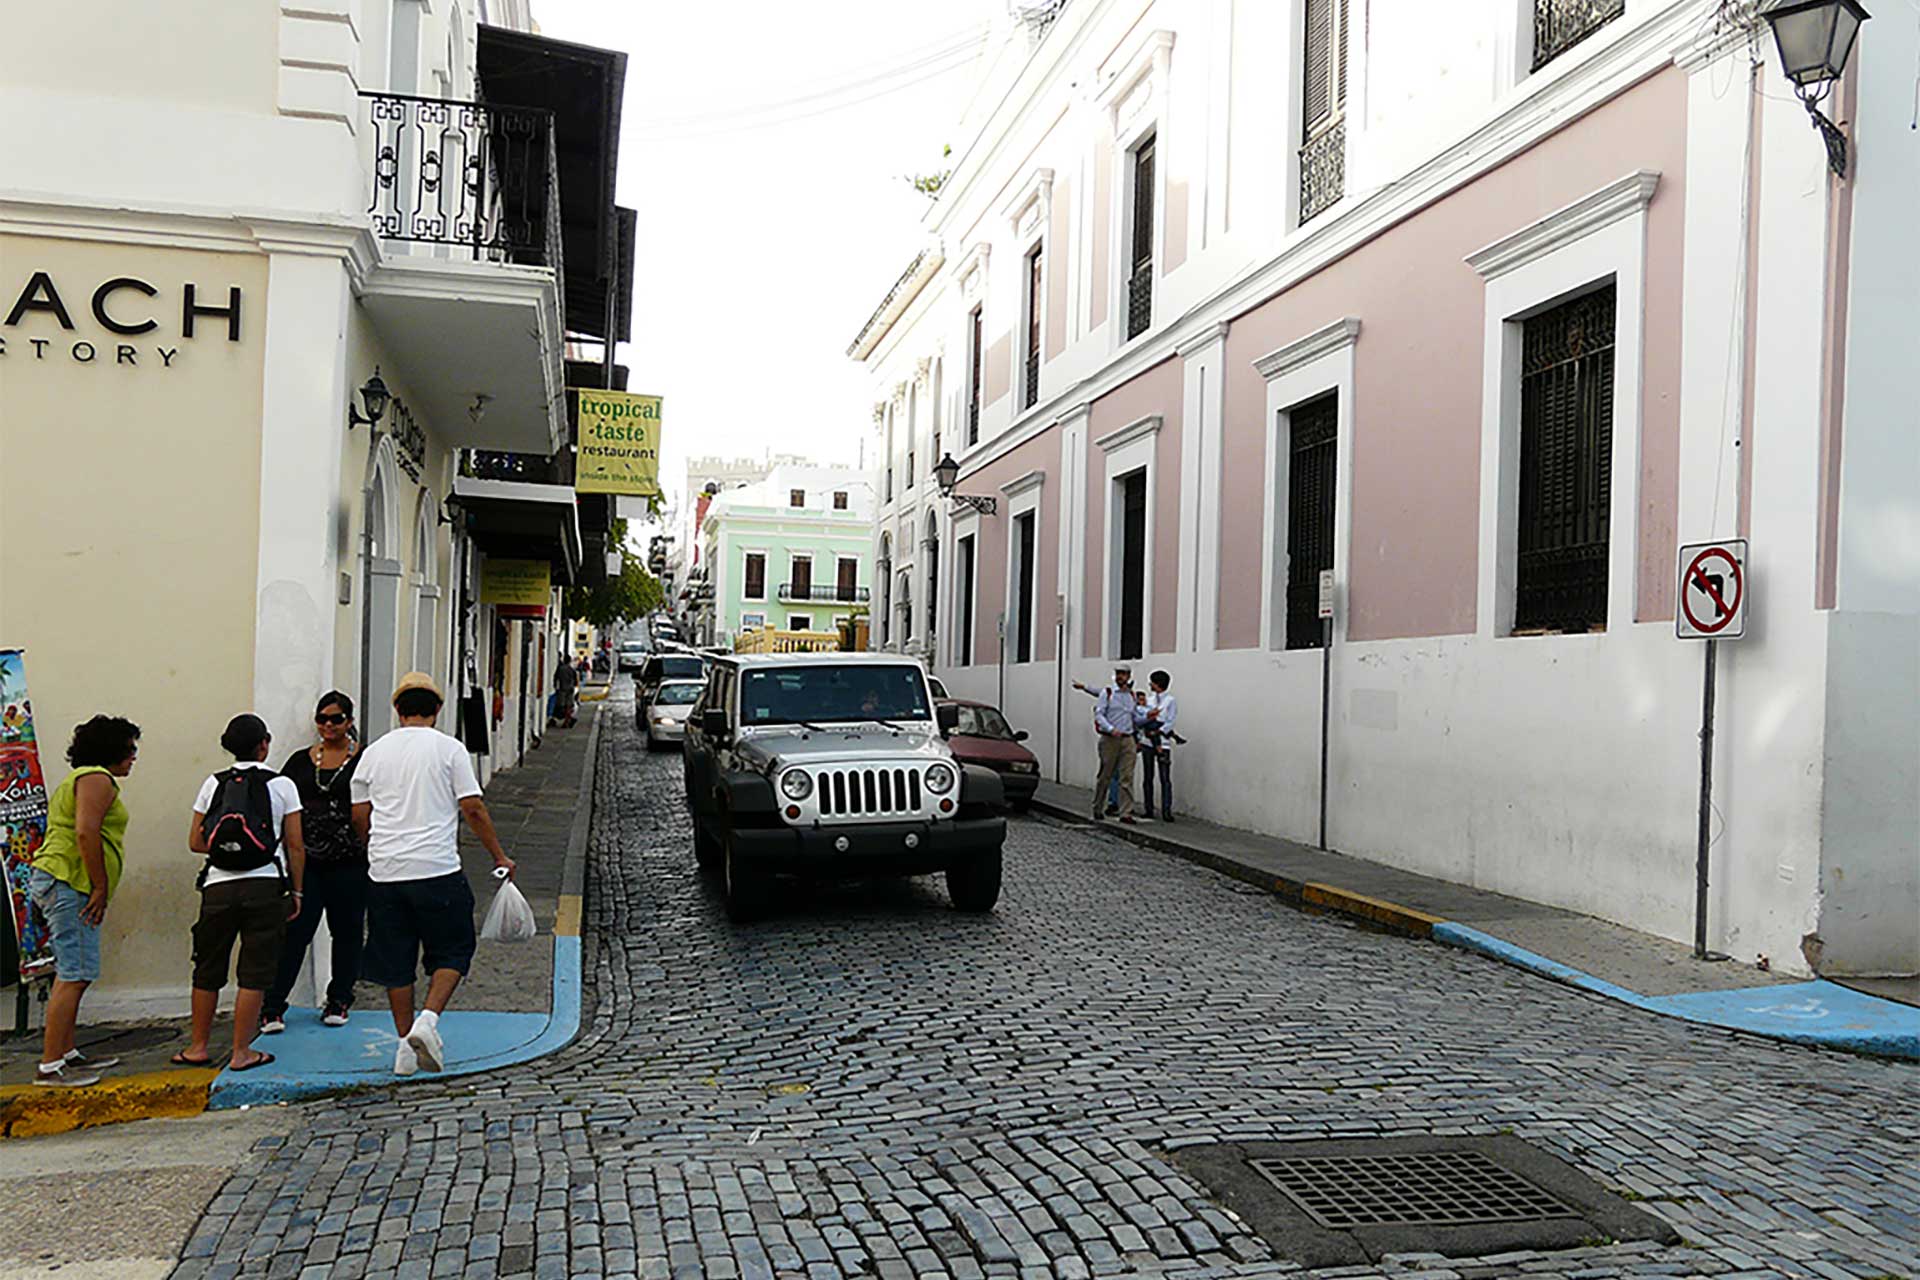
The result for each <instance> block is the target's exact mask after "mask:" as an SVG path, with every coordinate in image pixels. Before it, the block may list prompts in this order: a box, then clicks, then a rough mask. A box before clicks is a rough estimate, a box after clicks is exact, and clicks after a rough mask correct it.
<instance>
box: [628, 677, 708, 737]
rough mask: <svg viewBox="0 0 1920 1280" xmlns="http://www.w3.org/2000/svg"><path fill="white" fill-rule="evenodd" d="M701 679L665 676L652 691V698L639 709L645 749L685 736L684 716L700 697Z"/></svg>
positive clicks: (685, 722) (702, 683)
mask: <svg viewBox="0 0 1920 1280" xmlns="http://www.w3.org/2000/svg"><path fill="white" fill-rule="evenodd" d="M706 687H707V682H706V681H704V680H666V681H662V682H661V684H660V687H659V688H657V689H655V690H654V691H653V699H652V700H651V701H650V702H648V703H647V705H646V706H645V707H643V708H642V709H641V711H640V729H641V732H643V733H645V734H646V735H647V750H649V751H658V750H660V749H661V748H662V747H666V746H671V745H673V744H676V743H682V742H685V741H686V740H687V716H688V715H689V714H690V713H691V712H692V711H693V704H694V703H695V702H697V701H699V699H700V692H701V690H703V689H705V688H706Z"/></svg>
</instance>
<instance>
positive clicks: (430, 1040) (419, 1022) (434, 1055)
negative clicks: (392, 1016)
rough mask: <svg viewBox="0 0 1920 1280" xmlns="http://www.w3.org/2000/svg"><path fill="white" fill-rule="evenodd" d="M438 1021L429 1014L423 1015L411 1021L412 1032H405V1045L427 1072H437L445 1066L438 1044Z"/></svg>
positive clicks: (442, 1048)
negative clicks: (410, 1048)
mask: <svg viewBox="0 0 1920 1280" xmlns="http://www.w3.org/2000/svg"><path fill="white" fill-rule="evenodd" d="M439 1021H440V1019H439V1018H438V1017H437V1016H436V1015H434V1014H433V1013H431V1012H428V1013H423V1014H421V1015H420V1016H419V1017H417V1018H415V1019H414V1020H413V1030H411V1031H409V1032H407V1043H408V1044H410V1045H412V1046H413V1051H414V1052H415V1053H416V1054H418V1055H419V1056H420V1065H421V1066H423V1067H425V1068H426V1069H427V1070H429V1071H438V1070H440V1069H441V1068H442V1067H443V1066H445V1065H446V1059H445V1055H444V1052H443V1050H444V1049H445V1046H444V1045H442V1044H441V1043H440V1029H439V1026H438V1023H439Z"/></svg>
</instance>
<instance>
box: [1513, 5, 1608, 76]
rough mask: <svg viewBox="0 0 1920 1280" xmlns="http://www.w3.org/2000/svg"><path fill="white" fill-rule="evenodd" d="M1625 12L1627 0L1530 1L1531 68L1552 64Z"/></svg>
mask: <svg viewBox="0 0 1920 1280" xmlns="http://www.w3.org/2000/svg"><path fill="white" fill-rule="evenodd" d="M1626 11H1627V0H1533V69H1534V70H1535V71H1538V70H1539V69H1540V68H1542V67H1544V66H1546V65H1547V64H1548V63H1549V62H1552V61H1553V60H1554V59H1555V58H1557V57H1559V56H1560V55H1561V54H1563V53H1565V52H1566V51H1567V50H1569V49H1571V48H1573V46H1575V45H1577V44H1579V43H1580V42H1581V41H1582V40H1585V39H1586V38H1587V37H1588V36H1590V35H1592V34H1593V33H1594V32H1596V31H1598V30H1599V29H1600V28H1601V27H1604V26H1606V25H1607V24H1608V23H1609V22H1612V21H1613V20H1614V19H1615V18H1617V17H1619V16H1620V15H1621V14H1623V13H1625V12H1626Z"/></svg>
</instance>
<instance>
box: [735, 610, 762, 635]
mask: <svg viewBox="0 0 1920 1280" xmlns="http://www.w3.org/2000/svg"><path fill="white" fill-rule="evenodd" d="M766 625H767V615H766V614H764V613H743V614H741V615H740V630H742V631H758V630H759V629H760V628H761V627H764V626H766Z"/></svg>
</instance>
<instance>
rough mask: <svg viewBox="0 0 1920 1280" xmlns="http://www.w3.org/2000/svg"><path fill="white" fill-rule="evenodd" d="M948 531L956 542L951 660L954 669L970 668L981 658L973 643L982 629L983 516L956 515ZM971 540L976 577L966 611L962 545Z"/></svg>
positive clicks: (951, 591)
mask: <svg viewBox="0 0 1920 1280" xmlns="http://www.w3.org/2000/svg"><path fill="white" fill-rule="evenodd" d="M948 528H949V530H950V532H949V535H948V536H949V537H950V538H951V539H952V541H953V572H952V573H951V574H949V575H948V578H949V579H950V581H949V582H948V584H947V592H948V593H949V594H948V600H949V609H950V610H951V612H949V613H948V615H947V616H948V617H949V618H950V619H952V622H953V625H952V626H950V627H949V628H947V658H948V661H949V663H950V664H951V665H953V666H956V667H970V666H973V665H975V664H976V663H977V662H978V661H979V659H980V655H979V653H977V652H975V651H974V644H973V633H974V632H975V631H977V630H978V629H979V626H980V513H979V512H977V511H971V510H969V511H966V512H964V513H962V512H956V513H955V514H954V516H953V518H952V519H951V520H950V521H948ZM968 538H971V539H973V578H972V581H970V582H968V583H967V584H966V585H967V588H968V599H967V600H966V601H964V603H965V604H966V605H967V606H968V607H967V608H965V609H964V610H963V609H962V604H963V601H962V599H961V590H960V585H961V584H960V544H961V543H962V542H964V541H966V540H967V539H968ZM963 612H964V613H965V615H966V616H967V620H968V622H969V624H970V625H969V626H968V628H967V632H966V635H967V653H966V654H965V661H962V655H961V651H960V645H959V641H960V636H961V630H960V618H961V616H962V613H963Z"/></svg>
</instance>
